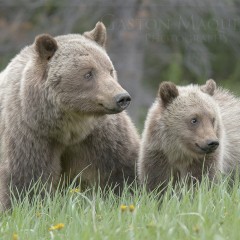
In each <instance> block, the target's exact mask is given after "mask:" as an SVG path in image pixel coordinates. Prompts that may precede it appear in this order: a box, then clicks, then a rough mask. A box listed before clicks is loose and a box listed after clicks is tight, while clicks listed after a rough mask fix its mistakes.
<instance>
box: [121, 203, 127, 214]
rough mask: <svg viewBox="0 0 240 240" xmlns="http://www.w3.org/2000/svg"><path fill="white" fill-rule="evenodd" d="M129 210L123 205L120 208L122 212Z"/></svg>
mask: <svg viewBox="0 0 240 240" xmlns="http://www.w3.org/2000/svg"><path fill="white" fill-rule="evenodd" d="M127 208H128V206H126V205H123V204H122V205H121V206H120V209H121V211H122V212H125V211H126V210H127Z"/></svg>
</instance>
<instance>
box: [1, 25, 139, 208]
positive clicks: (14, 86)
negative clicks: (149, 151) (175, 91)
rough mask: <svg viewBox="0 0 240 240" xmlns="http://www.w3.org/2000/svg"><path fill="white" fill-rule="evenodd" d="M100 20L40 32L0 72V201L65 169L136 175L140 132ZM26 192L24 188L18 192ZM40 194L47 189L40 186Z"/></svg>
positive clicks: (87, 179)
mask: <svg viewBox="0 0 240 240" xmlns="http://www.w3.org/2000/svg"><path fill="white" fill-rule="evenodd" d="M106 39H107V33H106V28H105V26H104V25H103V23H101V22H99V23H97V24H96V26H95V28H94V29H93V30H91V31H89V32H85V33H84V34H83V35H80V34H68V35H64V36H58V37H52V36H50V35H48V34H43V35H39V36H37V37H36V39H35V42H34V43H33V44H32V45H30V46H27V47H25V48H24V49H23V50H22V51H21V52H20V53H19V54H18V55H17V56H16V57H15V58H14V59H13V60H12V61H11V62H10V63H9V64H8V66H7V67H6V68H5V70H3V71H2V72H1V73H0V154H1V166H0V204H1V207H2V209H7V208H10V206H11V201H10V186H11V188H12V191H13V193H14V194H15V195H16V196H17V195H18V193H19V192H20V193H21V192H25V190H28V189H29V188H31V186H32V185H33V184H34V183H35V182H36V181H39V180H40V181H41V182H42V183H44V184H45V183H46V188H47V189H52V191H53V192H54V190H55V189H56V187H57V185H58V184H59V182H60V179H61V178H62V177H63V176H66V177H69V178H70V179H71V180H72V179H75V178H76V177H77V176H79V175H80V176H81V182H82V183H84V184H85V185H86V184H87V185H90V186H92V185H94V184H97V185H99V186H100V187H102V188H105V187H110V186H112V187H115V190H116V192H117V193H118V192H119V191H121V189H122V187H123V185H124V182H125V181H126V182H128V183H131V182H132V181H133V180H134V179H135V165H136V161H137V158H138V148H139V142H140V139H139V136H138V133H137V131H136V129H135V127H134V125H133V123H132V121H131V120H130V118H129V116H128V115H127V113H126V112H125V111H124V110H125V109H126V108H127V107H128V105H129V103H130V100H131V98H130V95H129V94H128V93H127V92H126V90H124V89H123V88H122V87H121V86H120V84H119V83H118V81H117V74H116V71H115V69H114V66H113V64H112V62H111V60H110V58H109V56H108V54H107V52H106V49H105V46H106ZM23 196H24V195H23ZM43 196H44V194H43Z"/></svg>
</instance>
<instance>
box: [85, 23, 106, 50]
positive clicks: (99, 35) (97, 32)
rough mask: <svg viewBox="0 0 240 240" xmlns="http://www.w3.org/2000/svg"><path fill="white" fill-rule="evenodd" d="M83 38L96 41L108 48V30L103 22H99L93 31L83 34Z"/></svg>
mask: <svg viewBox="0 0 240 240" xmlns="http://www.w3.org/2000/svg"><path fill="white" fill-rule="evenodd" d="M83 36H84V37H86V38H88V39H90V40H92V41H95V42H96V43H97V44H99V45H100V46H101V47H103V48H105V46H106V41H107V30H106V27H105V25H104V24H103V23H102V22H98V23H97V24H96V26H95V28H94V29H93V30H92V31H89V32H85V33H83Z"/></svg>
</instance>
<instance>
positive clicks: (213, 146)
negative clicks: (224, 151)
mask: <svg viewBox="0 0 240 240" xmlns="http://www.w3.org/2000/svg"><path fill="white" fill-rule="evenodd" d="M207 145H208V148H209V149H211V150H215V149H217V148H218V146H219V141H216V140H214V141H213V140H208V141H207Z"/></svg>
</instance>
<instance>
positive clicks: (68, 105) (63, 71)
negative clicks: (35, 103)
mask: <svg viewBox="0 0 240 240" xmlns="http://www.w3.org/2000/svg"><path fill="white" fill-rule="evenodd" d="M49 41H51V39H50V40H49ZM105 41H106V29H105V27H104V25H103V24H102V23H98V24H97V25H96V27H95V29H93V30H92V31H90V32H87V33H84V34H83V35H82V36H81V35H77V34H75V35H67V36H60V37H57V38H56V44H57V49H56V51H55V52H54V54H53V56H51V58H50V59H49V62H48V74H47V80H46V82H47V84H48V86H49V87H50V88H51V89H52V91H53V93H54V96H55V99H56V102H57V103H58V105H59V106H60V107H61V108H63V109H65V110H66V111H73V112H76V113H87V114H111V113H119V112H121V111H123V110H124V109H126V108H127V106H128V105H129V103H130V101H131V98H130V96H129V94H128V93H127V92H126V91H125V90H124V89H123V88H122V87H121V86H120V84H119V83H118V82H117V74H116V71H115V69H114V66H113V64H112V62H111V60H110V58H109V57H108V55H107V53H106V51H105V49H104V46H105Z"/></svg>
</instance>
